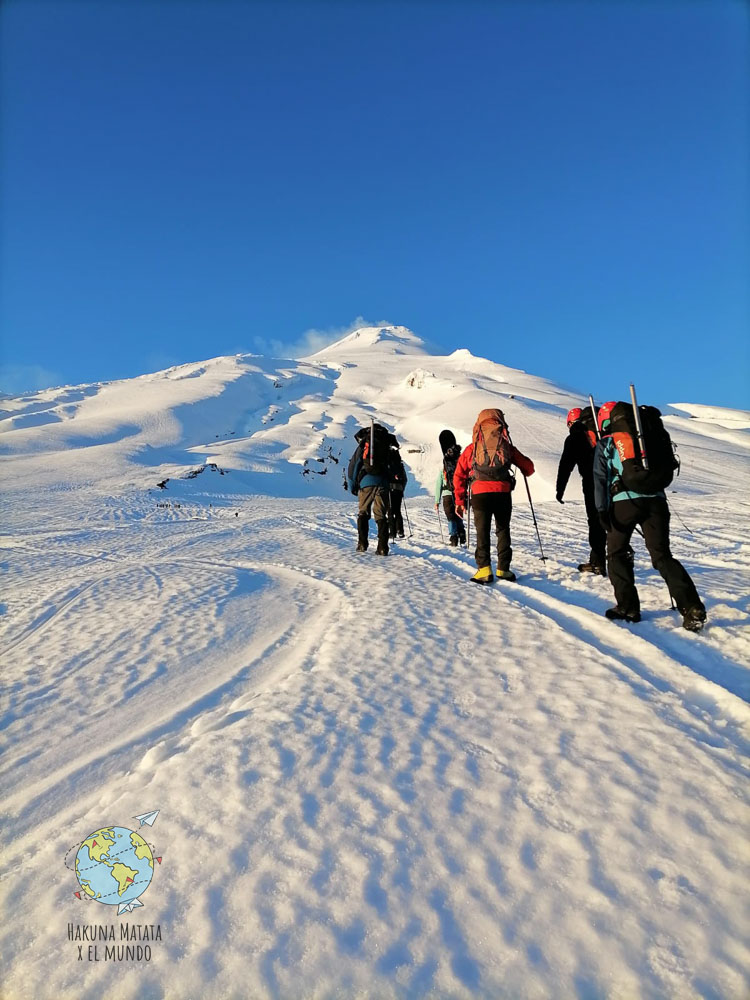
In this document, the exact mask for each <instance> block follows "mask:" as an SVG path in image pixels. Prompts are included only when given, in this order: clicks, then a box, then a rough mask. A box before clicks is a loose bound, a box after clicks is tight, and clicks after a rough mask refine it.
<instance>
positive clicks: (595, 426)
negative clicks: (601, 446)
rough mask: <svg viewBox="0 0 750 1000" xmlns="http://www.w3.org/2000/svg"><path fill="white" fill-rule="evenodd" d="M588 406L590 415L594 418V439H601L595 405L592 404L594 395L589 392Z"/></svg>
mask: <svg viewBox="0 0 750 1000" xmlns="http://www.w3.org/2000/svg"><path fill="white" fill-rule="evenodd" d="M589 406H590V407H591V415H592V416H593V418H594V430H595V431H596V440H597V441H601V439H602V432H601V431H600V430H599V421H598V420H597V418H596V407H595V406H594V397H593V396H592V395H591V393H589Z"/></svg>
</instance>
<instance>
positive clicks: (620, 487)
mask: <svg viewBox="0 0 750 1000" xmlns="http://www.w3.org/2000/svg"><path fill="white" fill-rule="evenodd" d="M617 405H618V404H617V403H615V402H610V403H605V404H604V405H603V406H602V407H601V408H600V410H599V418H598V419H599V429H600V430H601V433H602V438H601V440H600V441H599V443H598V444H597V446H596V451H595V452H594V499H595V502H596V509H597V511H598V513H599V520H600V521H601V524H602V527H603V528H604V529H605V531H606V532H607V567H608V569H609V579H610V582H611V584H612V587H613V589H614V592H615V600H616V602H617V603H616V605H615V607H613V608H609V609H608V610H607V611H605V615H606V616H607V618H609V619H611V620H613V621H625V622H639V621H640V620H641V604H640V598H639V596H638V590H637V589H636V586H635V577H634V573H633V555H632V551H633V550H632V549H631V548H630V539H631V538H632V535H633V531H634V530H635V528H636V526H637V525H640V527H641V532H642V534H643V540H644V542H645V543H646V548H647V549H648V553H649V555H650V556H651V564H652V565H653V567H654V569H655V570H658V572H659V573H660V574H661V575H662V577H663V579H664V581H665V583H666V584H667V587H668V589H669V593H670V596H671V598H672V600H673V601H674V603H675V605H676V606H677V609H678V610H679V612H680V614H681V615H682V624H683V626H684V628H686V629H688V630H689V631H690V632H699V631H700V630H701V629H702V628H703V625H704V624H705V621H706V609H705V607H704V605H703V602H702V601H701V599H700V597H699V596H698V591H697V590H696V589H695V584H694V583H693V581H692V580H691V578H690V576H689V575H688V573H687V571H686V570H685V568H684V566H683V565H682V563H680V562H678V561H677V560H676V559H675V558H674V556H673V555H672V553H671V551H670V546H669V517H670V514H669V506H668V504H667V498H666V495H665V493H664V490H657V491H656V492H654V493H640V492H637V491H636V490H634V489H632V488H630V489H628V488H626V487H625V486H624V483H623V459H622V455H621V454H620V450H619V448H618V447H617V446H616V445H615V441H614V439H613V437H612V436H611V434H610V423H611V419H610V418H611V414H612V410H613V409H614V407H615V406H617ZM621 405H623V406H626V405H627V404H621ZM618 436H619V437H622V435H619V434H618Z"/></svg>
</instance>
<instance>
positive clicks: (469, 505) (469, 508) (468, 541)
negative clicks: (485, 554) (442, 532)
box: [466, 486, 471, 551]
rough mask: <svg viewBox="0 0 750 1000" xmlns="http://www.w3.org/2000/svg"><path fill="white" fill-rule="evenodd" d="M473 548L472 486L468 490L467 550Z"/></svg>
mask: <svg viewBox="0 0 750 1000" xmlns="http://www.w3.org/2000/svg"><path fill="white" fill-rule="evenodd" d="M470 548H471V486H469V487H468V488H467V490H466V549H467V551H468V550H469V549H470Z"/></svg>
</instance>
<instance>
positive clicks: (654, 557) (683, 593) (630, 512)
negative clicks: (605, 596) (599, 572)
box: [607, 497, 703, 614]
mask: <svg viewBox="0 0 750 1000" xmlns="http://www.w3.org/2000/svg"><path fill="white" fill-rule="evenodd" d="M610 514H611V518H612V530H611V531H608V532H607V557H608V563H607V567H608V570H609V579H610V582H611V584H612V586H613V588H614V591H615V599H616V601H617V606H618V607H619V608H621V609H622V610H623V611H626V612H627V613H628V614H635V612H636V611H638V612H639V611H640V610H641V602H640V598H639V597H638V591H637V590H636V586H635V579H634V576H633V559H632V550H631V549H630V538H631V536H632V534H633V531H634V529H635V526H636V525H637V524H639V525H640V526H641V530H642V531H643V540H644V542H645V543H646V548H647V549H648V553H649V555H650V556H651V565H652V566H653V567H654V569H655V570H658V571H659V573H661V575H662V577H663V578H664V581H665V583H666V584H667V587H668V588H669V593H670V595H671V596H672V600H673V601H674V602H675V604H676V605H677V607H678V609H679V610H680V612H681V613H682V614H684V613H685V611H686V610H687V609H688V608H692V607H696V606H699V607H701V608H702V607H703V604H702V603H701V599H700V598H699V597H698V591H697V590H696V589H695V584H694V583H693V581H692V580H691V579H690V577H689V576H688V574H687V572H686V571H685V569H684V567H683V566H682V563H679V562H678V561H677V560H676V559H675V558H674V556H673V555H672V553H671V552H670V549H669V517H670V514H669V505H668V504H667V501H666V500H665V499H664V497H638V498H637V499H636V498H634V499H633V500H617V501H616V502H615V503H613V504H612V507H611V510H610Z"/></svg>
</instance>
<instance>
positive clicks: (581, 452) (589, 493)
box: [555, 406, 607, 576]
mask: <svg viewBox="0 0 750 1000" xmlns="http://www.w3.org/2000/svg"><path fill="white" fill-rule="evenodd" d="M592 438H593V440H592ZM595 447H596V434H595V432H594V431H593V430H592V431H589V430H588V429H587V428H586V427H585V426H584V423H583V410H581V408H580V407H577V406H576V407H574V408H573V409H572V410H570V412H569V413H568V436H567V437H566V439H565V444H564V445H563V450H562V455H561V456H560V464H559V466H558V467H557V486H556V488H555V497H556V499H557V502H558V503H564V502H565V501H564V500H563V497H564V496H565V488H566V487H567V485H568V480H569V479H570V474H571V472H572V471H573V469H574V468H575V467H576V466H578V471H579V473H580V474H581V487H582V488H583V502H584V504H585V506H586V518H587V520H588V523H589V546H590V550H591V551H590V553H589V560H588V562H585V563H579V564H578V569H579V571H580V572H581V573H598V574H599V575H600V576H606V575H607V570H606V549H607V536H606V533H605V531H604V529H603V528H602V526H601V524H600V523H599V515H598V513H597V510H596V503H595V502H594V448H595Z"/></svg>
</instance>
